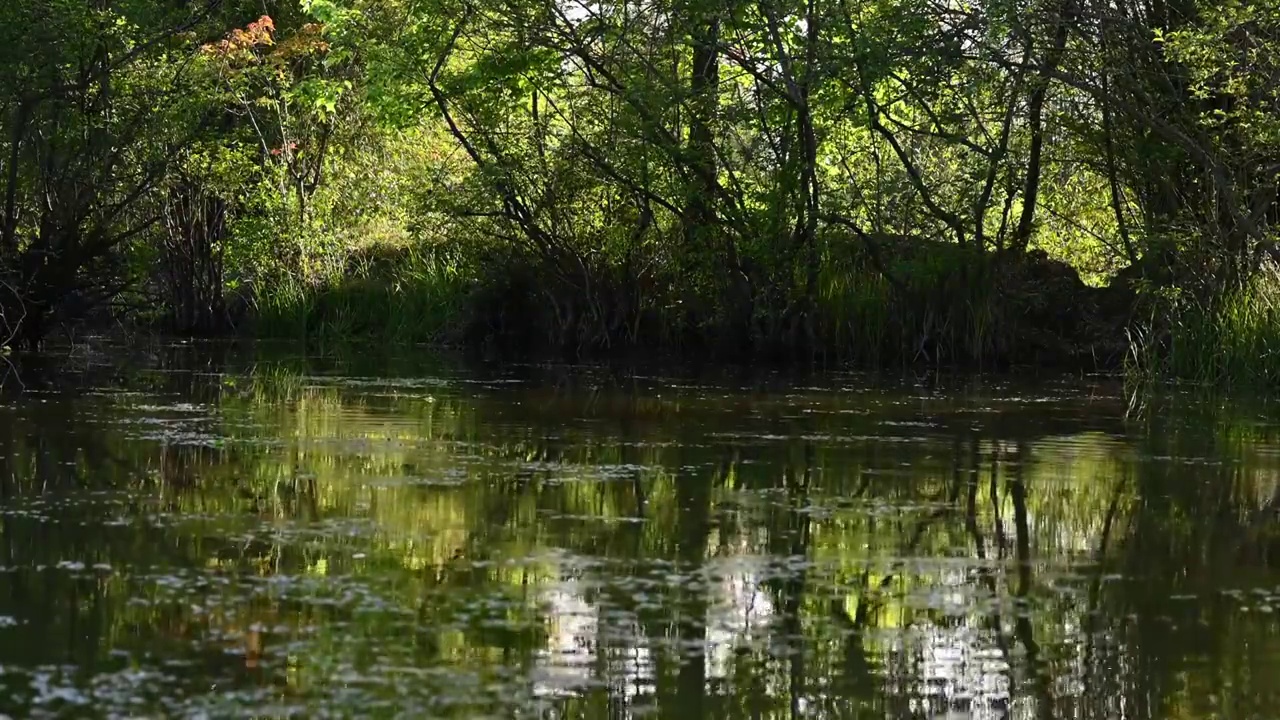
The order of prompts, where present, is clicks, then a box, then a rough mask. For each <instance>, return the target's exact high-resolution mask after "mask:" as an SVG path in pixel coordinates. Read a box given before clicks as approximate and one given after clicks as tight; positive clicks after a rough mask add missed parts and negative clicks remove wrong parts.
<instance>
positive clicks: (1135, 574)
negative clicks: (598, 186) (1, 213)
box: [0, 347, 1280, 720]
mask: <svg viewBox="0 0 1280 720" xmlns="http://www.w3.org/2000/svg"><path fill="white" fill-rule="evenodd" d="M18 390H19V389H18V388H17V386H16V384H15V383H14V382H13V380H12V378H11V379H10V381H9V382H8V383H7V384H6V387H5V392H4V394H2V395H0V715H8V716H11V717H15V718H17V717H33V718H39V717H289V716H296V717H388V718H390V717H415V718H417V717H459V718H461V717H466V718H476V717H495V718H511V717H526V718H532V717H547V718H552V717H554V718H627V717H658V718H667V717H670V718H697V717H708V718H783V717H786V718H793V717H805V718H828V717H831V718H910V717H919V718H941V717H947V718H1006V717H1008V718H1037V719H1038V718H1098V719H1110V718H1126V719H1135V720H1147V719H1152V720H1154V719H1155V718H1195V719H1200V718H1204V719H1207V718H1263V717H1268V718H1269V717H1273V716H1274V715H1275V708H1276V707H1280V684H1277V683H1276V682H1275V678H1276V677H1278V676H1280V617H1278V616H1280V612H1277V611H1280V573H1277V571H1276V569H1275V565H1276V557H1277V556H1273V555H1272V552H1273V551H1280V544H1277V541H1278V540H1280V532H1278V527H1280V526H1278V525H1277V518H1276V509H1277V508H1278V507H1280V483H1278V482H1277V480H1278V479H1280V427H1278V426H1277V424H1276V423H1275V421H1274V420H1273V417H1274V416H1273V415H1272V413H1271V406H1270V405H1269V404H1267V403H1265V402H1262V401H1260V400H1258V399H1256V398H1251V399H1236V400H1232V401H1229V402H1227V401H1221V400H1220V401H1215V402H1207V401H1203V400H1193V399H1191V398H1190V397H1185V396H1181V395H1177V394H1171V395H1169V396H1167V397H1160V398H1155V399H1152V400H1151V401H1149V402H1148V403H1146V404H1145V405H1144V406H1142V407H1136V408H1131V407H1130V406H1131V403H1130V399H1129V398H1127V397H1126V396H1125V394H1124V393H1123V392H1122V388H1121V387H1120V386H1118V385H1117V384H1115V383H1112V382H1109V381H1104V380H1080V379H1074V380H1057V381H1046V380H1040V381H1034V382H1025V381H1019V382H1013V381H1008V380H1002V379H990V378H988V379H983V380H977V379H969V380H942V381H939V380H936V379H932V380H929V381H928V382H914V381H911V380H907V381H898V380H894V381H884V380H876V379H873V378H868V377H865V376H857V375H845V374H825V375H821V376H817V377H808V378H804V379H787V378H785V377H780V376H775V375H768V374H765V373H722V374H719V375H716V376H712V377H700V378H696V379H695V378H691V377H688V376H677V375H674V374H664V373H656V372H640V371H630V372H627V371H608V370H602V369H598V368H596V369H593V368H567V367H541V368H537V367H481V368H471V369H463V368H461V367H459V366H454V365H447V364H440V363H438V362H428V361H425V360H419V359H415V358H408V359H401V360H399V361H395V362H383V361H377V360H369V359H366V360H363V361H359V360H356V361H335V360H303V359H299V358H290V357H281V356H278V355H275V356H273V355H270V354H262V353H261V352H260V353H259V354H257V355H254V354H252V353H244V352H241V353H232V352H228V351H221V350H217V349H211V348H208V347H186V348H161V349H158V350H156V351H155V352H153V353H152V354H151V355H149V356H147V357H144V358H142V359H141V360H138V359H137V358H133V359H131V360H130V361H129V362H127V363H121V362H114V361H112V362H107V361H102V360H98V361H95V360H93V359H86V360H85V361H84V362H83V363H81V366H79V371H73V372H70V373H65V374H64V375H62V376H61V377H60V379H59V380H58V381H56V382H49V383H43V384H35V383H30V382H28V385H27V388H26V390H25V391H22V392H19V391H18Z"/></svg>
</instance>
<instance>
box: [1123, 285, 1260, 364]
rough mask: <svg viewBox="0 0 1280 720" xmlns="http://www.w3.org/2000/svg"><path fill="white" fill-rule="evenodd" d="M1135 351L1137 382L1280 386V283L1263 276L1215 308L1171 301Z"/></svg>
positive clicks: (1142, 331) (1141, 332)
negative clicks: (1161, 381)
mask: <svg viewBox="0 0 1280 720" xmlns="http://www.w3.org/2000/svg"><path fill="white" fill-rule="evenodd" d="M1130 346H1131V348H1130V353H1129V357H1128V362H1127V365H1126V371H1127V374H1128V375H1129V377H1130V379H1132V380H1138V381H1145V382H1150V381H1159V380H1176V381H1187V382H1191V383H1194V384H1198V385H1205V386H1214V387H1231V386H1236V387H1280V278H1278V277H1276V276H1275V275H1272V274H1269V273H1265V274H1261V275H1259V276H1258V277H1256V278H1255V279H1254V280H1253V281H1252V282H1251V283H1249V284H1248V285H1246V286H1245V287H1243V288H1241V289H1239V290H1237V291H1234V292H1231V293H1228V294H1226V295H1224V296H1222V297H1220V298H1218V300H1217V302H1216V303H1213V304H1207V303H1194V302H1187V301H1182V300H1180V298H1178V297H1174V298H1171V299H1167V300H1166V301H1165V302H1163V303H1159V304H1157V306H1156V309H1154V310H1153V311H1152V314H1151V316H1150V319H1149V320H1148V321H1147V322H1146V323H1145V324H1144V325H1142V326H1140V327H1138V328H1132V329H1131V330H1130Z"/></svg>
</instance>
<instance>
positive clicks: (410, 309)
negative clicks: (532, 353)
mask: <svg viewBox="0 0 1280 720" xmlns="http://www.w3.org/2000/svg"><path fill="white" fill-rule="evenodd" d="M467 295H468V285H467V283H466V281H465V280H464V279H463V278H462V277H461V276H460V275H459V273H457V272H456V271H455V270H454V269H453V268H451V267H449V266H448V265H446V264H445V263H443V262H441V261H439V260H437V259H434V258H431V257H429V256H428V255H427V254H425V253H422V252H418V251H416V250H414V249H412V248H397V249H392V250H387V251H384V252H383V253H382V254H381V255H379V254H378V253H376V252H373V253H361V254H357V255H355V256H353V258H352V259H351V262H349V264H348V267H347V268H346V271H345V272H341V273H334V274H333V276H332V277H329V278H325V279H323V280H320V281H317V282H306V281H301V280H297V279H291V278H288V277H285V278H281V279H280V280H278V281H276V282H273V283H270V284H268V285H267V286H266V287H262V288H260V289H259V290H258V294H257V297H256V298H255V300H256V313H255V316H254V321H253V326H252V331H253V333H254V334H255V335H257V336H259V337H284V338H292V339H301V340H305V341H307V342H317V343H326V342H336V341H350V340H353V339H355V340H370V341H376V342H384V343H390V344H417V343H432V344H441V345H444V344H450V343H452V342H454V341H456V340H457V339H458V338H459V337H460V335H461V333H462V330H463V325H464V321H463V319H462V318H463V316H464V313H465V312H466V310H467Z"/></svg>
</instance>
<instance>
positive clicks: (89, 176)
mask: <svg viewBox="0 0 1280 720" xmlns="http://www.w3.org/2000/svg"><path fill="white" fill-rule="evenodd" d="M264 9H265V10H266V11H267V12H266V13H265V14H264V12H263V11H264ZM1277 29H1280V3H1278V2H1277V0H1262V1H1261V2H1249V3H1240V2H1235V3H1217V2H1214V3H1210V2H1205V1H1197V0H1162V1H1160V2H1150V1H1148V0H1108V1H1107V2H1102V1H1101V0H983V2H977V3H953V2H935V1H934V0H716V1H715V2H710V3H705V2H690V1H689V0H599V1H596V2H583V1H581V0H564V1H557V2H549V1H546V0H520V1H519V2H517V1H516V0H423V1H421V2H409V1H408V0H302V2H301V3H300V4H299V3H297V2H295V1H294V0H273V1H268V2H266V3H261V2H255V3H248V2H243V1H242V0H222V1H218V0H200V1H199V2H192V1H186V2H180V1H178V0H170V1H169V2H164V3H153V2H141V1H140V0H93V1H92V2H87V3H85V2H62V1H59V2H47V1H45V0H39V1H37V0H14V1H13V2H8V3H5V4H4V7H3V8H0V35H3V37H0V65H2V67H3V71H2V72H0V163H2V164H0V168H2V173H0V222H2V224H0V341H3V342H0V344H18V343H25V344H28V345H35V344H38V343H39V342H40V341H42V340H43V339H44V338H46V337H48V336H49V335H50V334H51V333H54V332H56V331H57V329H58V328H60V327H73V325H72V324H73V323H76V322H79V321H83V320H86V319H89V320H93V319H97V320H102V319H105V318H127V319H130V320H132V321H139V320H141V321H145V322H151V323H160V324H162V326H163V327H165V328H166V329H168V330H171V331H175V332H181V333H202V334H209V333H221V332H230V331H234V330H240V331H248V330H250V329H252V331H254V332H257V333H260V334H272V335H281V334H284V335H293V336H303V337H319V338H349V337H353V336H358V337H374V338H380V339H384V340H388V341H434V342H462V343H468V344H474V345H486V344H496V345H498V346H500V347H514V348H519V349H521V350H525V351H529V350H547V349H554V350H562V351H568V352H570V353H575V354H580V353H591V352H602V351H618V350H624V349H629V348H642V349H645V350H647V351H650V352H652V351H654V350H655V349H661V350H664V351H667V350H669V351H672V352H676V353H684V354H690V353H699V354H703V353H707V352H721V353H731V354H741V353H745V352H753V353H762V354H769V355H784V356H788V357H798V358H803V359H811V358H817V357H821V358H826V359H841V360H857V361H863V362H870V363H886V362H904V361H905V362H930V363H980V364H991V363H1005V362H1029V361H1035V362H1045V361H1051V360H1054V361H1056V360H1072V361H1080V360H1082V359H1087V360H1088V362H1091V363H1097V364H1103V365H1111V366H1119V365H1120V364H1121V363H1128V364H1129V366H1130V367H1133V368H1135V369H1138V370H1143V371H1151V372H1155V373H1159V372H1161V371H1168V372H1172V373H1175V374H1180V375H1190V376H1194V377H1199V378H1202V379H1223V378H1250V379H1261V380H1280V368H1277V367H1275V364H1274V363H1272V362H1270V360H1269V357H1270V353H1271V350H1272V349H1273V348H1275V347H1276V346H1277V343H1278V342H1280V329H1278V328H1280V326H1278V325H1277V321H1278V320H1280V316H1278V315H1277V312H1276V310H1274V309H1273V304H1272V301H1273V300H1274V299H1276V298H1277V290H1276V287H1277V283H1276V278H1275V267H1276V259H1277V258H1278V257H1280V251H1278V250H1277V248H1276V245H1275V238H1274V237H1273V236H1274V231H1273V230H1272V224H1273V223H1274V222H1275V221H1276V220H1280V202H1278V200H1280V185H1278V181H1277V178H1278V177H1280V122H1277V114H1276V102H1277V94H1278V91H1280V83H1278V82H1277V78H1280V66H1277V65H1276V60H1275V58H1276V57H1280V55H1278V54H1277V52H1276V51H1277V50H1278V49H1280V48H1278V47H1277V41H1276V38H1277ZM5 338H8V339H7V340H5Z"/></svg>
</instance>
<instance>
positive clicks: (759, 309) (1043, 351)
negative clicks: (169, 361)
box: [240, 242, 1280, 386]
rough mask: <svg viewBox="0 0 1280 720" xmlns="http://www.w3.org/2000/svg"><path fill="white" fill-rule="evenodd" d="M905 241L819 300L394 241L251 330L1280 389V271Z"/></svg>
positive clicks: (331, 339)
mask: <svg viewBox="0 0 1280 720" xmlns="http://www.w3.org/2000/svg"><path fill="white" fill-rule="evenodd" d="M897 248H898V249H897V250H896V252H895V253H894V254H893V256H892V257H881V258H872V257H870V256H867V255H863V256H851V257H846V258H831V259H830V262H829V263H827V264H826V265H824V267H823V270H822V273H821V274H820V275H819V278H818V280H819V283H818V284H819V291H818V292H817V293H815V295H816V297H815V299H814V301H813V303H812V305H811V307H809V308H804V307H803V306H802V305H801V303H798V302H796V301H795V300H794V299H788V298H778V297H774V296H771V295H770V292H769V289H768V288H756V289H755V292H754V294H753V296H752V297H750V298H749V299H748V300H747V301H746V302H744V303H743V305H744V306H745V307H746V310H745V311H744V310H743V309H741V308H725V307H718V306H716V304H715V303H714V301H713V300H708V299H706V298H689V297H688V296H687V295H685V296H681V294H680V286H679V284H678V283H676V282H674V281H673V280H670V279H668V280H666V281H663V282H658V281H655V280H650V281H649V282H647V283H645V289H644V290H640V289H638V286H639V285H640V284H641V283H639V282H637V281H635V280H632V281H627V282H622V281H619V280H615V281H613V282H608V281H601V280H599V279H597V282H596V283H595V285H594V289H593V291H592V292H593V295H590V296H588V295H587V294H585V293H584V292H582V289H581V287H576V288H575V287H566V286H565V284H563V283H557V282H554V281H550V280H547V279H546V278H545V277H541V276H540V275H539V272H538V269H537V268H536V267H532V266H525V267H522V268H520V269H519V270H517V271H513V272H506V273H497V274H495V275H494V278H495V279H492V280H487V281H477V280H465V279H463V278H462V277H461V276H460V275H459V274H457V273H453V272H450V271H449V269H448V268H446V267H444V266H442V265H439V264H434V263H432V262H430V261H429V260H428V259H426V258H425V257H424V256H421V255H416V254H411V253H387V254H385V255H383V256H379V257H377V258H376V259H375V260H372V261H368V260H366V261H364V262H362V263H360V264H358V265H357V266H355V269H354V270H353V271H351V272H348V273H346V274H343V275H341V276H338V277H335V278H334V279H333V280H332V281H330V282H326V283H319V284H313V285H302V284H293V285H277V286H274V287H273V288H271V289H270V290H269V291H267V292H263V293H261V294H260V295H259V296H258V297H256V298H255V310H254V312H253V314H252V315H251V316H250V317H249V318H248V319H247V322H246V323H245V324H244V325H243V326H242V328H241V329H240V332H241V334H243V335H246V336H249V337H257V338H290V339H293V340H295V341H299V342H304V343H307V344H309V345H312V346H316V347H324V346H329V345H334V344H342V343H349V342H352V341H356V342H363V343H375V344H401V345H402V344H427V345H431V346H436V347H448V348H452V349H456V350H460V351H464V352H468V353H472V354H476V355H480V356H488V357H500V358H508V359H511V358H515V359H528V358H553V359H558V360H565V359H568V360H583V359H618V358H630V359H637V358H639V359H645V358H650V359H663V360H670V361H677V362H681V361H693V362H704V361H706V362H734V361H742V360H744V359H749V360H750V361H752V362H760V363H771V364H772V363H777V364H781V365H809V364H817V365H844V366H850V367H857V368H862V369H902V368H917V369H919V368H931V369H940V368H946V369H958V370H978V371H982V370H1009V369H1015V368H1028V367H1037V368H1051V369H1059V370H1069V371H1079V372H1107V373H1126V374H1128V375H1130V376H1131V377H1134V378H1145V379H1179V380H1189V381H1193V382H1200V383H1206V384H1216V385H1231V384H1240V385H1270V386H1280V364H1278V363H1277V361H1276V358H1277V356H1278V353H1280V311H1278V310H1277V299H1280V292H1277V287H1276V285H1275V283H1274V282H1272V281H1270V277H1271V276H1270V275H1263V276H1262V280H1261V281H1259V282H1258V283H1256V284H1255V285H1254V286H1253V287H1251V288H1249V289H1246V290H1242V291H1240V292H1238V293H1236V294H1234V295H1231V296H1228V297H1227V298H1225V299H1224V300H1223V301H1222V302H1221V303H1220V304H1219V305H1218V306H1217V307H1216V308H1215V307H1205V306H1204V305H1202V304H1197V303H1194V302H1192V301H1191V300H1190V299H1189V293H1185V292H1182V293H1179V292H1176V291H1173V290H1170V289H1167V288H1166V289H1160V288H1157V287H1155V286H1154V285H1153V284H1152V283H1151V282H1150V281H1149V280H1147V279H1144V278H1143V276H1142V269H1140V268H1132V269H1129V270H1127V271H1123V272H1121V273H1118V274H1117V275H1116V276H1115V277H1113V278H1111V279H1110V281H1109V282H1107V283H1106V284H1104V285H1102V286H1096V285H1089V284H1086V283H1085V282H1084V281H1083V280H1082V279H1081V277H1080V275H1079V273H1078V272H1077V271H1076V270H1075V269H1074V268H1072V267H1071V266H1070V265H1068V264H1066V263H1063V262H1060V261H1057V260H1054V259H1051V258H1050V257H1048V255H1047V254H1045V253H1043V252H1039V251H1032V252H1030V253H1026V254H1018V255H1013V254H1007V255H1000V256H998V255H995V254H989V255H987V256H986V257H984V258H983V259H982V261H981V262H977V263H975V262H973V260H972V257H971V256H970V255H969V254H967V253H966V251H965V250H963V249H961V248H957V247H956V246H954V245H947V244H940V243H925V242H917V243H914V244H909V243H905V244H904V243H900V244H899V245H898V246H897ZM797 306H800V308H799V309H798V310H797Z"/></svg>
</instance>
